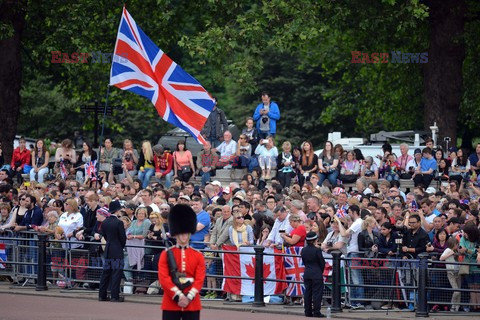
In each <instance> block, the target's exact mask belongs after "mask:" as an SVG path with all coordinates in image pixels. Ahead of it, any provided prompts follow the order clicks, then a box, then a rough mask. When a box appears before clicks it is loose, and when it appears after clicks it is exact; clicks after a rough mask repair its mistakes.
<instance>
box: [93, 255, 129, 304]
mask: <svg viewBox="0 0 480 320" xmlns="http://www.w3.org/2000/svg"><path fill="white" fill-rule="evenodd" d="M123 263H124V262H123V259H105V263H104V264H103V270H102V276H101V277H100V289H99V292H98V296H99V297H100V298H106V297H107V290H108V288H109V284H110V283H111V286H110V290H111V297H112V299H118V298H119V296H120V281H121V280H122V275H123Z"/></svg>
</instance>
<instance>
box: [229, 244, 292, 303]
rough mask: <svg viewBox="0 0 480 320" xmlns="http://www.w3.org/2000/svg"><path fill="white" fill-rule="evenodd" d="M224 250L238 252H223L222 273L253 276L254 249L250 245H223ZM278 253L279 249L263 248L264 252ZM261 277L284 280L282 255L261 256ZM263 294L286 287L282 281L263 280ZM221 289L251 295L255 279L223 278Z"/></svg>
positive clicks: (280, 291) (279, 290)
mask: <svg viewBox="0 0 480 320" xmlns="http://www.w3.org/2000/svg"><path fill="white" fill-rule="evenodd" d="M223 250H225V251H238V252H241V253H240V254H238V253H232V254H229V253H223V254H222V260H223V275H225V276H234V277H242V278H255V250H254V249H253V248H252V247H240V248H239V249H238V250H237V247H236V246H223ZM274 252H277V253H279V252H280V250H275V251H274V249H271V248H267V249H265V251H264V253H267V254H273V253H274ZM263 278H264V279H272V280H277V279H281V280H285V279H286V274H285V266H284V264H283V257H282V256H272V255H264V256H263ZM263 285H264V287H263V288H264V289H263V292H264V295H266V296H268V295H272V294H281V293H283V291H284V290H285V289H286V288H287V284H286V283H284V282H276V281H265V280H264V281H263ZM222 289H223V291H225V292H228V293H232V294H238V295H244V296H253V295H254V292H255V281H254V280H251V279H231V278H225V279H223V285H222Z"/></svg>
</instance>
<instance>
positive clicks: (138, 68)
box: [110, 8, 215, 144]
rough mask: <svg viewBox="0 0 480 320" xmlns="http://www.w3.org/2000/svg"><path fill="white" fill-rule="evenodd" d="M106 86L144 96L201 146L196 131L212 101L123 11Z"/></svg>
mask: <svg viewBox="0 0 480 320" xmlns="http://www.w3.org/2000/svg"><path fill="white" fill-rule="evenodd" d="M110 85H112V86H115V87H117V88H119V89H122V90H128V91H131V92H133V93H136V94H139V95H141V96H144V97H146V98H147V99H149V100H150V101H151V102H152V103H153V105H154V106H155V109H157V112H158V114H159V115H160V116H161V117H162V118H163V120H165V121H167V122H168V123H171V124H173V125H174V126H176V127H178V128H181V129H183V130H185V131H186V132H188V133H190V134H191V135H192V136H193V137H194V138H195V139H196V140H197V141H198V142H199V143H202V144H205V142H206V141H205V140H204V139H203V137H202V136H201V135H200V131H201V130H202V128H203V126H204V124H205V121H206V120H207V118H208V115H209V114H210V112H211V111H212V109H213V106H214V104H215V102H214V100H213V98H212V97H211V95H210V94H209V93H208V92H207V91H206V90H205V89H204V88H203V87H202V85H201V84H200V83H199V82H198V81H197V80H196V79H195V78H193V77H192V76H191V75H189V74H188V73H187V72H185V71H184V70H183V69H182V68H181V67H180V66H179V65H177V64H176V63H175V62H174V61H173V60H172V59H170V58H169V57H168V56H167V55H166V54H165V53H164V52H163V51H162V50H160V49H159V48H158V47H157V46H156V45H155V44H154V43H153V42H152V40H150V38H148V37H147V36H146V35H145V33H144V32H143V31H142V29H140V27H139V26H138V25H137V24H136V23H135V21H134V20H133V18H132V16H131V15H130V14H129V13H128V11H127V9H126V8H123V13H122V19H121V20H120V26H119V28H118V33H117V41H116V43H115V50H114V55H113V59H112V68H111V70H110Z"/></svg>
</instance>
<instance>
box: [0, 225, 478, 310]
mask: <svg viewBox="0 0 480 320" xmlns="http://www.w3.org/2000/svg"><path fill="white" fill-rule="evenodd" d="M0 243H3V244H4V245H5V251H6V255H7V259H6V261H2V262H0V263H1V264H2V266H3V268H2V267H1V266H0V276H5V277H10V278H12V279H22V278H23V279H25V281H26V280H29V279H34V280H36V290H48V286H47V281H50V282H52V283H56V284H58V283H59V282H62V281H63V282H64V286H65V287H66V288H71V287H72V285H71V284H73V283H86V284H91V285H93V286H95V285H98V284H99V280H100V275H101V271H102V268H103V261H102V258H101V256H100V255H98V254H96V253H92V252H91V251H90V250H86V249H70V248H68V246H65V245H64V244H72V243H75V244H84V245H92V244H93V245H100V243H92V242H82V241H76V242H69V241H65V240H64V241H57V240H53V241H52V240H51V239H48V238H47V235H45V234H36V233H33V232H24V233H17V234H15V233H13V232H11V231H9V230H6V231H5V232H4V233H3V234H1V235H0ZM62 244H63V247H67V248H66V249H65V248H63V247H61V245H62ZM130 247H140V248H143V249H146V250H147V252H146V254H145V255H144V262H145V263H144V266H143V267H142V268H138V269H137V268H132V267H131V266H129V265H128V263H126V265H125V267H124V274H125V278H126V279H127V281H126V282H130V281H128V280H134V281H131V282H134V283H132V284H130V285H131V286H135V287H137V288H155V289H158V290H161V288H160V286H159V285H158V283H157V284H156V283H155V281H156V280H157V268H156V266H155V263H157V261H156V260H155V255H153V254H151V253H150V252H148V250H159V249H160V250H162V249H165V247H159V246H130ZM253 248H254V256H255V265H254V268H255V270H254V271H255V273H254V276H253V277H237V276H228V275H224V274H223V268H222V267H223V265H222V258H221V256H220V255H221V254H224V255H225V254H249V255H252V253H245V252H239V251H227V250H210V249H208V247H207V248H206V249H202V250H200V251H201V252H203V253H204V254H207V253H208V255H207V259H210V260H212V261H215V262H216V263H217V264H218V266H217V267H216V268H212V269H210V270H207V276H206V280H205V281H206V282H205V284H207V281H208V279H209V278H211V279H215V282H214V283H215V286H214V288H212V287H211V286H208V285H204V288H203V289H204V290H211V291H215V292H219V291H222V289H221V286H220V285H219V282H218V281H217V280H220V279H221V280H222V281H223V280H224V279H229V278H231V279H246V280H252V281H254V288H255V289H254V301H253V303H252V305H253V306H256V307H261V306H265V303H264V282H265V281H276V282H287V283H301V281H288V280H282V279H266V278H264V275H263V261H264V256H268V255H275V256H283V257H288V256H292V257H299V256H298V255H291V254H285V253H274V254H270V253H265V252H264V250H265V249H264V248H263V247H259V246H253ZM331 255H332V257H333V261H332V269H333V271H332V275H331V282H328V283H325V290H328V291H327V292H329V294H328V295H325V298H331V310H332V312H342V302H344V303H345V304H347V305H348V304H350V303H352V302H365V301H368V302H380V303H385V304H387V303H391V302H393V303H400V304H404V305H407V306H409V305H410V306H411V307H412V310H415V312H416V315H417V316H428V314H429V310H430V308H431V307H432V306H433V305H440V306H451V305H455V304H457V305H461V306H471V305H473V304H471V303H470V302H469V300H468V298H469V297H468V296H466V295H467V294H468V293H472V292H475V293H480V290H478V289H475V288H473V289H472V288H468V287H466V286H465V285H467V284H466V283H465V281H464V282H463V283H461V286H460V287H458V288H452V287H451V286H450V285H449V282H448V281H446V278H447V279H448V276H447V271H448V270H447V269H445V268H444V266H445V265H448V264H449V265H470V266H477V264H474V263H472V264H466V263H460V262H456V263H446V262H444V261H438V260H434V259H433V260H432V259H431V257H430V256H429V255H428V254H426V253H424V254H419V255H418V257H417V259H399V258H364V257H362V256H360V255H357V256H347V257H343V256H342V254H341V252H340V251H333V252H331ZM125 262H126V261H125ZM220 265H222V267H220ZM343 266H344V268H343ZM342 269H344V270H342ZM343 272H345V275H346V277H345V281H344V280H343V279H342V277H341V275H342V274H343ZM355 273H357V274H356V275H355ZM355 276H357V277H358V276H360V277H361V278H357V279H356V280H355V279H354V277H355ZM461 278H464V279H465V277H461ZM358 279H361V280H360V281H358ZM135 281H136V282H135ZM25 283H26V282H25ZM25 283H23V285H25ZM125 285H126V286H127V284H125ZM475 285H476V286H478V285H480V284H478V283H477V284H475ZM356 288H362V289H363V293H362V290H360V292H361V294H358V291H357V292H356V295H353V291H354V290H355V289H356ZM342 289H343V291H344V293H342ZM454 293H460V295H461V299H460V300H459V302H458V300H457V302H455V303H454V302H452V295H453V294H454ZM456 298H457V299H458V294H456Z"/></svg>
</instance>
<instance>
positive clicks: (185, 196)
mask: <svg viewBox="0 0 480 320" xmlns="http://www.w3.org/2000/svg"><path fill="white" fill-rule="evenodd" d="M178 199H183V200H187V201H190V197H189V196H187V195H186V194H184V195H182V196H180V197H178Z"/></svg>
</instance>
